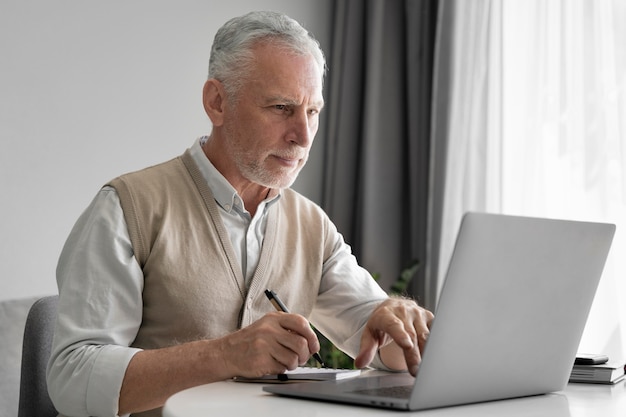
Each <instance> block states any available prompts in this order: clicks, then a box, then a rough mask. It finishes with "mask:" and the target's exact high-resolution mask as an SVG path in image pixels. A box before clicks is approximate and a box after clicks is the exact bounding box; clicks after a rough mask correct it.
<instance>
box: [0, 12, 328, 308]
mask: <svg viewBox="0 0 626 417" xmlns="http://www.w3.org/2000/svg"><path fill="white" fill-rule="evenodd" d="M253 9H272V10H280V11H284V12H286V13H287V14H289V15H290V16H292V17H294V18H296V19H297V20H299V21H300V22H301V23H303V24H304V25H305V26H306V27H307V28H309V29H310V30H311V31H313V32H314V33H315V34H316V36H317V37H318V39H319V40H320V42H321V43H322V46H323V47H324V48H325V50H326V51H327V53H328V48H327V42H328V33H329V32H330V1H329V0H323V1H320V0H315V1H312V0H229V1H219V2H217V1H215V2H214V1H207V0H197V1H191V0H184V1H176V2H174V1H166V0H141V1H139V0H108V1H85V0H55V1H53V2H51V1H47V0H2V2H1V3H0V145H1V146H0V152H1V153H0V187H1V188H0V192H1V193H2V200H1V201H0V271H1V272H0V274H1V275H0V300H6V299H12V298H23V297H27V296H33V295H44V294H52V293H56V282H55V268H56V263H57V259H58V256H59V253H60V250H61V248H62V245H63V243H64V241H65V239H66V237H67V235H68V233H69V231H70V229H71V227H72V225H73V224H74V222H75V220H76V219H77V217H78V216H79V215H80V213H81V212H82V210H83V209H84V208H85V207H86V206H87V204H88V203H89V202H90V200H91V198H92V197H93V195H94V194H95V193H96V191H97V190H98V189H99V188H100V187H101V185H102V184H104V183H105V182H106V181H108V180H109V179H111V178H113V177H115V176H117V175H119V174H122V173H124V172H128V171H131V170H135V169H139V168H143V167H145V166H147V165H150V164H154V163H158V162H161V161H164V160H166V159H170V158H171V157H174V156H177V155H179V154H181V153H182V152H183V151H184V149H185V148H187V147H188V146H189V145H191V144H192V142H193V140H194V139H195V138H196V137H198V136H200V135H202V134H205V133H208V132H209V131H210V124H209V122H208V119H207V117H206V115H205V114H204V113H203V110H202V105H201V90H202V85H203V82H204V80H205V79H206V72H207V62H208V56H209V48H210V45H211V42H212V39H213V36H214V34H215V31H216V30H217V28H218V27H219V26H220V25H221V24H222V23H223V22H225V21H226V20H227V19H228V18H230V17H233V16H236V15H240V14H243V13H245V12H247V11H250V10H253ZM318 141H319V142H321V141H320V140H319V136H318ZM318 145H319V144H318ZM320 154H321V152H320V149H319V146H318V148H317V149H315V147H314V152H313V153H312V155H311V159H310V161H309V165H308V166H307V168H305V170H304V171H303V172H302V174H301V178H300V179H299V181H298V183H297V185H296V187H295V188H297V189H299V190H300V191H302V192H303V193H304V194H307V195H309V196H310V197H311V198H313V199H314V200H317V201H319V200H318V199H319V193H320V190H321V186H320V182H319V181H318V178H320V175H319V173H320V169H321V158H320Z"/></svg>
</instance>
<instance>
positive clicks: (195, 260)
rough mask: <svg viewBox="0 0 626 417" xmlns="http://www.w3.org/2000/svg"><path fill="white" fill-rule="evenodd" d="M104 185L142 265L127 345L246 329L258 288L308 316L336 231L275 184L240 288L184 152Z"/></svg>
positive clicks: (260, 302)
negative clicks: (254, 260) (137, 322)
mask: <svg viewBox="0 0 626 417" xmlns="http://www.w3.org/2000/svg"><path fill="white" fill-rule="evenodd" d="M110 185H111V186H113V187H114V188H115V189H116V191H117V193H118V195H119V198H120V202H121V205H122V209H123V212H124V217H125V220H126V223H127V225H128V232H129V235H130V239H131V243H132V246H133V249H134V251H135V257H136V259H137V261H138V262H139V264H140V266H141V268H142V269H143V273H144V288H143V320H142V324H141V327H140V328H139V331H138V333H137V337H136V339H135V341H134V342H133V344H132V346H135V347H140V348H143V349H153V348H160V347H165V346H171V345H175V344H179V343H184V342H188V341H193V340H198V339H202V338H217V337H220V336H223V335H225V334H228V333H230V332H233V331H235V330H237V329H239V328H241V327H245V326H247V325H249V324H251V323H252V322H254V321H255V320H257V319H259V318H260V317H262V316H263V315H264V314H265V313H267V312H269V311H273V307H272V304H271V303H270V302H269V301H268V300H267V299H266V298H265V295H264V290H265V289H266V288H271V289H273V290H275V291H276V292H277V293H279V294H280V295H281V298H283V301H285V303H286V304H287V305H289V306H290V309H291V310H292V312H294V313H299V314H302V315H303V316H305V317H308V316H309V315H310V313H311V311H312V309H313V307H314V303H315V299H316V295H317V293H318V289H319V285H320V279H321V276H322V266H323V263H324V260H325V259H327V258H328V257H329V256H330V254H331V250H332V241H333V239H332V238H331V237H332V235H333V234H334V233H336V230H335V228H334V226H333V225H332V223H331V222H330V220H329V219H328V217H327V216H326V214H325V213H324V212H323V211H322V210H321V208H320V207H318V206H317V205H315V204H314V203H312V202H311V201H309V200H307V199H306V198H304V197H302V196H301V195H299V194H297V193H296V192H294V191H292V190H290V189H285V190H283V191H282V196H281V198H280V200H279V201H277V203H276V204H275V205H274V206H272V207H271V208H270V213H269V217H268V223H267V229H266V233H265V238H264V242H263V248H262V252H261V256H260V260H259V264H258V267H257V269H256V271H255V273H254V276H253V278H252V280H251V282H250V285H249V288H246V286H245V284H244V277H243V274H242V271H241V267H240V266H239V262H238V260H237V259H236V256H235V254H234V251H233V249H232V245H231V243H230V240H229V237H228V233H227V231H226V229H225V227H224V225H223V222H222V220H221V217H220V214H219V211H218V210H219V209H218V206H217V204H216V202H215V200H214V198H213V195H212V193H211V190H210V189H209V187H208V185H207V184H206V181H205V180H204V179H203V177H202V175H201V173H200V170H199V169H198V167H197V166H196V164H195V162H194V161H193V158H192V157H191V155H190V154H189V151H187V152H186V153H184V154H183V155H182V156H180V157H177V158H175V159H172V160H170V161H168V162H165V163H162V164H160V165H156V166H153V167H150V168H146V169H144V170H141V171H138V172H134V173H130V174H126V175H123V176H121V177H118V178H116V179H114V180H113V181H111V183H110ZM142 415H144V414H142ZM145 415H160V410H154V412H152V413H150V414H145Z"/></svg>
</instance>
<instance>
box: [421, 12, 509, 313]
mask: <svg viewBox="0 0 626 417" xmlns="http://www.w3.org/2000/svg"><path fill="white" fill-rule="evenodd" d="M500 13H501V5H500V2H499V1H492V0H473V1H471V2H468V1H464V0H442V1H441V2H440V5H439V22H438V24H437V28H438V31H437V49H436V58H435V74H436V75H435V80H434V87H433V88H434V91H433V100H434V101H433V121H432V142H431V143H432V144H433V147H432V152H431V158H430V160H431V173H430V177H431V185H430V191H431V195H430V198H429V201H430V204H431V207H430V208H429V213H430V217H429V221H428V225H429V230H428V235H429V241H430V246H429V259H430V263H429V264H428V265H427V267H428V270H427V271H426V273H427V274H428V276H430V277H431V279H430V280H429V281H427V283H428V288H427V289H426V294H427V297H428V299H429V300H430V301H431V303H433V304H436V301H437V300H438V297H439V293H440V291H441V286H442V284H443V280H444V278H445V273H446V272H447V265H448V262H449V260H450V257H451V255H452V251H453V249H454V243H455V240H456V234H457V231H458V228H459V225H460V222H461V218H462V216H463V214H464V213H465V212H467V211H492V212H493V211H496V212H497V211H499V209H500V201H499V198H498V195H497V194H495V193H491V192H489V191H490V190H493V189H498V188H499V187H500V183H499V179H500V178H501V172H500V171H501V165H500V162H499V161H500V158H499V153H500V152H501V150H500V142H499V140H500V136H501V118H500V109H501V64H500V62H501V61H500V49H501V47H500V39H501V24H500V22H501V19H500V18H499V17H498V16H499V15H500ZM494 17H495V18H494Z"/></svg>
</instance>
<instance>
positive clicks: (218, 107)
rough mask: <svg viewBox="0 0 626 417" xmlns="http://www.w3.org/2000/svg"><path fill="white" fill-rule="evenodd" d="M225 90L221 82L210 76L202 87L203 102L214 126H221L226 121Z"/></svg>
mask: <svg viewBox="0 0 626 417" xmlns="http://www.w3.org/2000/svg"><path fill="white" fill-rule="evenodd" d="M224 98H225V91H224V86H223V85H222V83H221V82H219V81H218V80H216V79H215V78H210V79H208V80H207V81H206V82H205V83H204V88H203V89H202V104H203V105H204V111H205V112H206V114H207V116H209V119H211V123H212V124H213V126H221V125H222V123H223V121H224V101H225V100H224Z"/></svg>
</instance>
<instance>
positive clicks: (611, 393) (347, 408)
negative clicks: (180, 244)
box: [163, 381, 626, 417]
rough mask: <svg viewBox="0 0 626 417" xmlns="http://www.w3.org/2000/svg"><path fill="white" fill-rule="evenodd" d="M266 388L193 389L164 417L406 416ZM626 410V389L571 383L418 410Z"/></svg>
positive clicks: (558, 416)
mask: <svg viewBox="0 0 626 417" xmlns="http://www.w3.org/2000/svg"><path fill="white" fill-rule="evenodd" d="M262 386H263V385H262V384H255V383H242V382H233V381H226V382H217V383H214V384H209V385H201V386H199V387H195V388H190V389H187V390H185V391H181V392H179V393H178V394H175V395H174V396H172V397H171V398H170V399H169V400H167V403H166V404H165V407H164V409H163V417H183V416H184V417H195V416H198V417H200V416H202V417H205V416H210V415H215V416H221V415H228V416H232V417H250V416H251V415H254V416H255V417H266V416H267V417H283V416H284V417H287V416H289V417H292V416H294V415H297V416H303V417H318V416H319V417H328V416H332V415H341V416H342V417H351V416H355V417H356V416H359V417H361V416H374V415H375V416H394V417H400V416H402V415H406V414H414V413H411V412H408V413H405V412H400V411H392V410H389V411H386V410H381V409H376V408H368V407H359V406H352V405H342V404H332V403H325V402H319V401H309V400H299V399H292V398H285V397H278V396H275V395H272V394H268V393H265V392H263V391H262V390H261V387H262ZM624 410H626V385H625V382H624V381H622V382H619V383H618V384H616V385H612V386H611V385H593V384H569V385H568V386H567V387H566V389H565V390H563V391H559V392H556V393H553V394H547V395H539V396H535V397H527V398H517V399H511V400H502V401H494V402H489V403H480V404H470V405H464V406H456V407H448V408H440V409H434V410H426V411H417V412H415V413H419V416H420V417H433V416H437V417H448V416H450V417H453V416H456V417H458V416H463V417H474V416H476V417H478V416H481V417H482V416H485V415H498V416H501V415H505V416H520V417H521V416H528V415H533V416H534V415H536V416H550V417H583V416H585V417H587V416H590V415H594V416H603V417H617V416H620V417H623V416H624Z"/></svg>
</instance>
